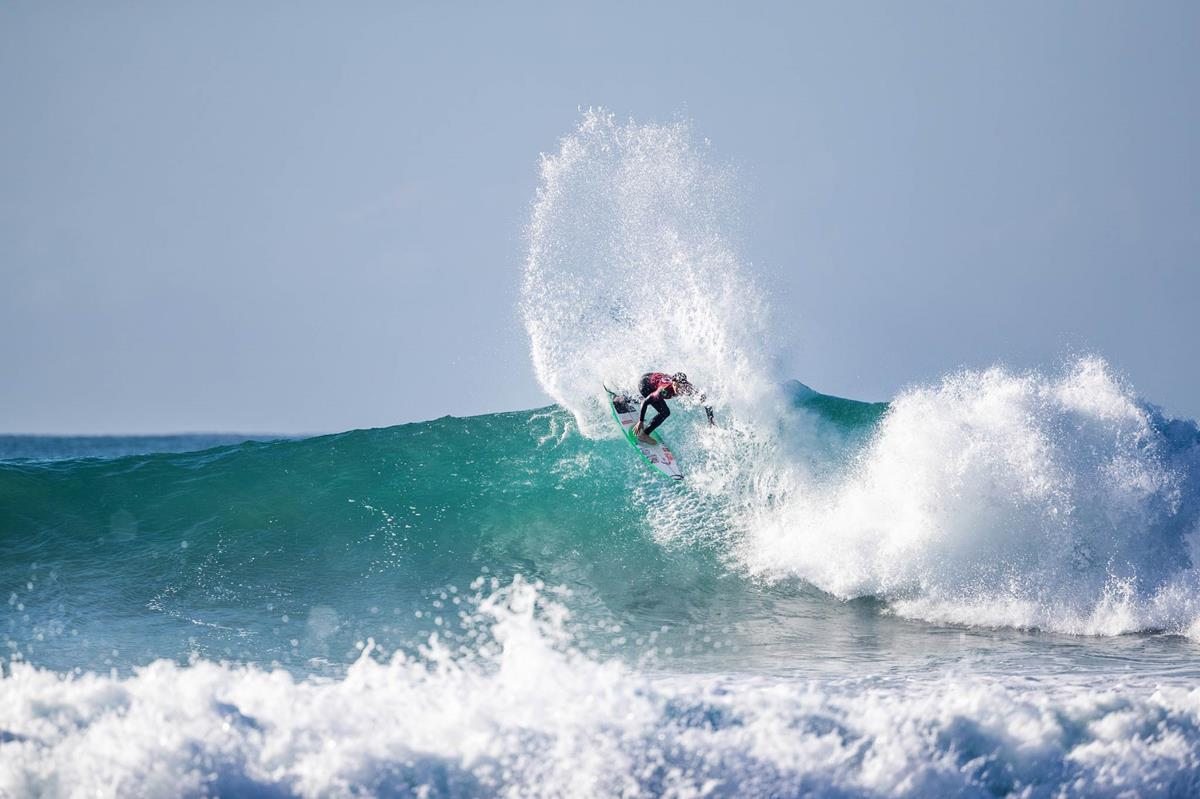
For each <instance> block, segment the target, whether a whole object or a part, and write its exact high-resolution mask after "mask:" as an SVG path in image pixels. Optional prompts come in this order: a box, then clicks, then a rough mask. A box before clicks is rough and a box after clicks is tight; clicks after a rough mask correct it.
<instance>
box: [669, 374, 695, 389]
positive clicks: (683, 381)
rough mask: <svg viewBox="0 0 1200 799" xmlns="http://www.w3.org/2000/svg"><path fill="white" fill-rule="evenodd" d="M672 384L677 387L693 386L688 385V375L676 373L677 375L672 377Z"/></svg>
mask: <svg viewBox="0 0 1200 799" xmlns="http://www.w3.org/2000/svg"><path fill="white" fill-rule="evenodd" d="M671 382H672V383H674V384H675V385H677V386H687V385H691V384H690V383H688V379H687V375H685V374H684V373H683V372H676V373H675V374H673V375H671Z"/></svg>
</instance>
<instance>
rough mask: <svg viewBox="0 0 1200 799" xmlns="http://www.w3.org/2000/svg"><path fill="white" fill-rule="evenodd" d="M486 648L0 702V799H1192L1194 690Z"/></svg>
mask: <svg viewBox="0 0 1200 799" xmlns="http://www.w3.org/2000/svg"><path fill="white" fill-rule="evenodd" d="M475 601H476V602H477V605H476V609H475V610H474V611H473V615H470V616H469V618H468V619H467V623H468V624H469V625H474V626H475V630H476V631H477V633H478V638H479V639H480V646H479V647H478V648H476V649H473V650H462V649H452V648H450V647H448V646H446V645H444V644H442V643H441V642H440V641H439V639H438V638H437V637H433V638H431V639H430V640H429V641H428V642H427V644H426V645H424V646H423V647H421V648H420V650H419V651H418V652H415V653H407V654H405V653H394V654H393V655H392V656H391V657H389V658H383V657H381V656H380V655H379V653H378V652H374V651H373V646H372V644H371V643H370V642H363V653H362V656H361V657H360V658H359V660H358V662H357V663H356V664H355V665H354V666H353V667H352V668H351V669H350V670H349V672H348V674H346V676H345V677H344V678H343V679H339V680H330V679H317V678H311V679H306V680H296V679H294V678H293V677H292V676H290V675H288V674H287V673H284V672H281V671H264V670H261V669H258V668H256V667H253V666H246V667H234V666H228V665H222V664H217V663H213V662H209V661H199V662H195V663H193V664H191V665H189V666H179V665H176V664H174V663H171V662H167V661H159V662H156V663H154V664H152V665H150V666H148V667H146V668H144V669H141V670H140V671H138V673H137V674H135V675H134V676H132V677H128V678H125V679H118V678H115V677H107V676H101V675H96V674H90V673H89V674H83V675H80V676H75V677H67V678H65V679H64V678H62V677H60V676H58V675H56V674H54V673H52V672H48V671H41V670H38V669H37V668H35V667H32V666H29V665H25V664H14V665H13V666H12V667H11V669H10V670H9V672H8V674H7V675H6V676H5V677H4V679H3V680H0V699H2V700H3V701H0V730H3V733H2V734H0V791H3V792H5V793H6V794H9V795H51V796H55V795H71V794H74V793H78V792H80V791H82V790H85V789H86V790H87V791H88V792H98V793H99V794H100V795H108V796H120V795H211V794H231V793H236V794H258V795H298V796H352V795H362V794H363V793H370V794H374V795H421V796H447V797H449V796H491V795H520V796H547V797H549V796H556V797H562V796H566V797H592V796H616V795H621V796H677V797H685V796H743V795H803V794H809V793H818V794H822V795H840V796H877V795H894V796H930V795H973V794H987V795H1001V794H1005V795H1007V794H1023V795H1047V796H1049V795H1059V794H1060V793H1063V792H1069V793H1071V794H1076V795H1090V796H1121V795H1129V794H1131V793H1132V794H1138V795H1167V796H1170V795H1178V796H1183V795H1194V793H1195V792H1196V791H1197V790H1200V689H1195V688H1190V687H1171V686H1166V687H1155V686H1152V685H1145V684H1140V683H1138V682H1128V683H1124V684H1116V685H1112V686H1109V687H1107V688H1105V689H1104V690H1096V688H1095V686H1094V685H1087V684H1084V683H1072V682H1069V681H1058V682H1054V683H1053V684H1048V683H1047V682H1046V681H1044V680H1038V681H1024V680H1019V679H1015V678H1003V679H987V678H980V677H977V676H969V677H964V676H959V675H955V674H953V673H947V674H941V675H934V676H931V677H930V678H929V679H927V680H924V681H917V682H914V681H913V680H911V679H906V680H895V681H892V680H887V679H879V678H875V679H864V680H796V681H789V680H780V679H775V680H771V679H767V678H762V677H759V678H737V677H722V676H703V675H698V676H697V675H693V676H684V675H675V676H661V675H654V674H652V673H645V672H639V671H636V670H634V669H633V668H631V667H629V666H626V665H624V664H622V663H619V662H616V661H601V660H598V659H595V658H592V657H589V656H587V655H585V654H583V653H581V652H580V651H578V650H577V649H575V648H573V645H572V639H571V637H570V635H569V634H568V633H567V626H566V621H567V617H568V614H567V612H566V610H565V608H564V607H563V606H562V605H561V604H560V602H559V600H558V599H556V598H555V596H554V594H553V592H549V591H546V590H545V589H542V588H541V587H540V586H537V585H535V584H530V583H526V582H524V581H521V580H517V581H515V582H513V583H512V584H510V585H507V586H496V587H495V588H494V589H492V590H491V591H490V592H489V593H486V594H484V593H481V594H479V595H477V596H476V600H475Z"/></svg>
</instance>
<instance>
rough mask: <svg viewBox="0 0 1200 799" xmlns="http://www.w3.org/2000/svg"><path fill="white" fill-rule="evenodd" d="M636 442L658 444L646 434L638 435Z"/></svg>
mask: <svg viewBox="0 0 1200 799" xmlns="http://www.w3.org/2000/svg"><path fill="white" fill-rule="evenodd" d="M637 440H638V441H640V442H642V443H643V444H657V443H658V442H657V441H655V440H654V439H653V438H652V437H651V436H650V435H649V434H647V433H638V434H637Z"/></svg>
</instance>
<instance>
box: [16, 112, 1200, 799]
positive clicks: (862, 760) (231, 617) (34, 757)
mask: <svg viewBox="0 0 1200 799" xmlns="http://www.w3.org/2000/svg"><path fill="white" fill-rule="evenodd" d="M735 189H736V181H735V180H734V176H733V173H732V171H731V170H730V169H729V168H728V167H727V166H725V165H723V164H722V163H721V162H720V160H719V159H717V158H715V157H714V156H713V155H712V153H711V152H710V148H709V146H708V145H707V143H705V142H704V141H703V140H701V139H699V138H698V137H697V136H696V135H695V134H694V133H693V131H692V130H691V128H690V126H689V125H688V124H687V123H684V122H675V123H671V124H640V123H636V122H620V121H618V120H616V118H615V117H613V116H612V115H610V114H607V113H605V112H602V111H589V112H587V113H586V114H584V115H583V117H582V119H581V121H580V124H579V126H578V128H577V129H576V130H575V131H573V132H571V133H570V134H568V135H567V136H566V137H564V138H563V139H562V141H561V142H560V144H559V148H558V150H557V151H556V152H554V153H551V154H549V155H547V156H545V157H544V158H543V161H542V166H541V184H540V187H539V190H538V194H537V197H536V201H535V204H534V207H533V211H532V218H531V221H530V225H529V229H528V247H529V250H528V256H527V260H526V263H525V267H524V273H523V275H522V299H521V305H520V308H519V313H520V314H521V315H522V318H523V320H524V322H525V325H526V327H527V329H528V332H529V338H530V353H531V358H532V360H533V363H534V366H535V369H536V372H537V375H538V379H539V380H540V381H541V383H542V385H543V387H544V388H545V389H546V391H547V392H548V393H549V395H550V396H551V397H552V398H553V399H554V400H555V403H556V406H553V407H548V408H543V409H538V410H533V411H520V412H512V413H503V414H492V415H488V416H480V417H473V418H468V419H454V418H449V417H447V418H444V419H439V420H434V421H430V422H420V423H413V424H405V425H400V426H397V427H392V428H384V429H377V430H356V431H350V432H346V433H342V434H339V435H333V436H321V437H316V438H309V439H301V440H281V441H270V442H260V441H247V442H240V443H235V442H230V441H226V440H218V439H214V440H211V441H206V442H204V446H209V447H210V448H208V449H204V450H202V451H198V452H183V451H179V450H182V449H186V448H187V447H186V445H185V442H183V441H182V440H171V441H156V440H150V439H146V440H134V439H129V440H123V441H112V442H107V443H106V445H105V447H106V449H97V448H95V447H93V446H92V445H91V444H89V445H88V447H87V448H84V449H76V450H73V451H71V452H70V453H64V451H63V450H62V449H61V447H62V446H63V442H54V441H49V440H34V439H25V440H21V441H16V442H6V446H9V445H11V446H10V448H9V449H8V450H7V451H8V452H9V453H10V455H9V457H7V458H5V459H0V589H2V590H3V595H0V601H5V602H7V604H6V605H4V607H5V611H6V612H5V613H4V615H3V616H0V635H2V636H3V646H4V649H3V650H0V666H2V668H3V679H0V795H12V796H72V795H80V794H82V793H85V792H86V793H89V794H93V793H96V794H99V795H103V796H126V795H146V796H178V795H185V796H209V795H250V796H272V797H275V796H314V797H316V796H322V797H323V796H355V795H381V796H495V795H503V796H514V797H516V796H521V797H525V796H545V797H562V796H566V797H594V796H673V797H700V796H727V797H734V796H754V795H777V796H801V795H831V796H880V795H888V796H913V797H923V796H933V795H962V796H1005V795H1020V796H1048V797H1049V796H1065V795H1088V796H1128V795H1138V796H1190V795H1195V794H1196V793H1197V792H1200V733H1198V732H1197V731H1198V730H1200V713H1198V711H1197V708H1198V707H1200V703H1198V701H1197V700H1198V698H1200V697H1198V695H1197V691H1196V689H1195V688H1194V685H1195V684H1196V680H1197V679H1198V678H1200V668H1197V666H1196V663H1197V662H1198V661H1197V656H1198V655H1200V649H1198V648H1197V647H1198V646H1200V645H1198V644H1197V643H1196V639H1198V638H1200V623H1198V619H1200V581H1198V579H1197V571H1196V568H1195V564H1196V562H1197V561H1196V558H1197V555H1198V553H1200V549H1198V540H1197V535H1200V532H1198V529H1200V484H1198V475H1200V460H1198V453H1200V447H1198V442H1200V433H1198V430H1197V426H1196V424H1195V423H1193V422H1191V421H1188V420H1172V419H1168V418H1165V417H1164V416H1163V415H1162V414H1161V413H1160V412H1159V411H1158V410H1157V409H1156V408H1155V407H1154V406H1153V405H1151V404H1149V403H1148V402H1146V401H1145V400H1143V399H1142V398H1140V397H1139V396H1138V394H1137V392H1136V390H1135V389H1134V387H1132V386H1130V385H1128V384H1127V383H1126V382H1125V381H1124V380H1123V379H1122V378H1121V377H1120V375H1118V374H1116V373H1115V372H1114V371H1113V370H1112V369H1111V367H1109V366H1108V365H1107V364H1106V363H1105V361H1104V360H1103V359H1102V358H1101V357H1098V356H1088V357H1082V358H1078V359H1075V360H1073V361H1070V362H1067V363H1065V364H1061V365H1057V366H1053V367H1048V368H1046V369H1043V370H1040V371H1024V372H1018V371H1014V370H1012V369H1008V368H1005V367H1003V366H997V367H995V368H993V369H989V370H983V371H961V372H955V373H951V374H948V375H947V376H945V377H944V378H943V379H942V380H941V381H939V382H937V383H934V384H930V385H913V386H911V387H909V388H907V389H906V390H905V391H904V392H902V393H901V394H900V395H899V396H898V397H896V398H894V399H893V400H892V401H891V402H890V403H886V404H885V403H864V402H857V401H854V400H850V399H843V398H838V397H832V396H827V395H824V394H821V393H819V392H818V391H814V390H813V389H811V388H809V387H807V386H804V385H803V384H801V383H799V382H796V381H795V380H788V379H787V378H788V377H790V376H787V375H778V374H773V373H771V371H770V369H769V367H768V365H769V364H771V363H773V362H774V360H773V358H772V356H773V354H774V351H775V349H776V348H780V349H782V348H783V347H785V346H786V345H788V342H786V341H780V340H779V339H778V338H777V336H779V335H780V333H779V332H778V330H779V328H778V326H777V324H776V323H775V322H773V321H772V320H773V318H776V319H777V318H779V317H786V316H787V315H789V314H793V313H796V312H797V311H798V310H802V309H797V308H793V307H791V306H790V305H789V302H788V300H787V298H783V297H773V296H769V295H768V293H767V292H766V291H765V290H764V289H763V288H762V286H761V285H760V284H759V283H758V281H757V279H756V275H755V273H754V271H753V270H752V269H750V268H749V266H748V265H747V264H745V263H744V262H743V261H742V260H741V259H740V256H739V254H738V253H737V252H736V248H735V247H734V245H733V242H734V241H735V240H736V228H735V224H734V221H735V220H736V216H737V201H736V191H735ZM773 315H774V316H773ZM651 369H657V370H663V371H679V370H683V371H686V372H688V374H689V376H691V377H692V378H693V379H694V381H695V382H696V383H697V384H698V385H699V386H700V387H701V388H703V389H704V390H705V391H707V393H708V396H709V399H710V401H711V402H712V403H713V404H714V406H715V410H716V417H717V420H718V426H717V427H715V428H709V427H708V426H707V425H706V423H705V418H704V414H703V413H702V412H701V411H700V410H699V409H698V408H694V407H689V406H688V405H687V404H686V403H683V402H678V401H677V402H673V406H674V407H673V410H674V412H673V414H672V416H671V418H670V420H669V422H668V423H667V424H666V425H665V426H664V427H663V428H662V431H663V434H664V436H665V437H666V438H667V439H668V441H670V443H671V444H672V446H673V448H674V449H676V451H677V453H678V454H679V456H680V459H681V461H682V463H683V465H684V470H685V473H686V479H685V481H684V482H683V484H682V485H679V484H675V483H672V482H670V481H667V480H662V479H659V478H658V477H657V476H656V475H655V474H653V473H651V472H649V471H648V470H646V469H645V467H644V465H643V464H642V463H641V462H640V461H639V460H638V459H637V458H636V457H635V455H634V454H633V453H632V451H631V450H630V449H629V448H628V446H627V444H626V442H625V441H624V440H623V438H621V437H619V436H618V434H617V429H616V425H615V424H614V423H613V421H612V419H611V417H610V416H609V414H608V410H607V409H606V407H605V406H604V403H603V392H602V388H601V385H602V384H607V385H609V386H610V387H612V388H617V389H631V388H633V387H634V385H635V381H636V379H637V377H638V376H639V375H640V374H641V373H642V372H644V371H648V370H651ZM151 450H162V451H157V452H153V451H151ZM64 454H66V455H67V456H66V457H64ZM80 456H89V457H80Z"/></svg>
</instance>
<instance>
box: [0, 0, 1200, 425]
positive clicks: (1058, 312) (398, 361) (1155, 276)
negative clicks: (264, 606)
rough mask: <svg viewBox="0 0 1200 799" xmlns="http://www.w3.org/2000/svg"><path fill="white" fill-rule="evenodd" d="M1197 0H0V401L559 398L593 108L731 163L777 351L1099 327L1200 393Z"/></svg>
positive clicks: (273, 404)
mask: <svg viewBox="0 0 1200 799" xmlns="http://www.w3.org/2000/svg"><path fill="white" fill-rule="evenodd" d="M1198 98H1200V4H1196V3H1171V2H1154V3H1146V4H1135V3H1126V2H1122V3H1109V2H1088V3H1057V2H1056V3H1043V2H1036V3H1034V2H1027V3H1008V4H995V3H989V4H984V3H960V2H945V3H877V4H876V3H854V4H844V3H822V4H810V3H778V4H730V3H703V2H701V3H697V2H687V3H603V4H587V5H586V6H585V5H583V4H537V5H534V4H516V3H488V4H485V3H479V4H475V3H470V4H467V3H449V2H447V3H432V2H430V3H378V4H372V3H355V4H344V3H290V2H289V3H282V2H280V3H223V2H215V3H210V2H204V3H201V2H195V3H149V2H147V3H103V4H101V3H56V2H27V3H26V2H17V3H13V2H0V109H2V111H0V113H2V115H3V116H2V122H0V432H9V433H14V432H15V433H21V432H43V433H54V432H62V433H103V432H111V433H122V432H175V431H197V430H203V431H262V432H305V431H308V432H312V431H333V430H342V429H349V428H357V427H371V426H383V425H390V424H396V423H400V422H405V421H414V420H419V419H426V418H431V417H436V416H441V415H444V414H447V413H450V414H455V415H463V414H472V413H483V412H490V411H500V410H515V409H520V408H528V407H533V406H538V405H542V404H545V403H546V402H548V398H547V397H546V396H545V395H544V394H543V393H542V392H541V390H540V389H539V387H538V385H537V382H536V380H535V379H534V377H533V373H532V370H531V368H530V365H529V359H528V355H527V342H526V339H525V335H524V331H523V330H522V328H521V325H520V321H519V317H518V314H517V312H516V310H515V307H514V306H515V301H516V297H517V290H518V285H519V280H520V274H521V266H522V262H523V260H524V242H523V232H522V228H523V226H524V224H525V223H526V222H527V220H528V215H529V208H530V203H531V201H532V199H533V195H534V190H535V187H536V185H537V165H538V155H539V153H541V152H549V151H553V150H555V149H556V148H557V143H558V140H559V138H560V137H562V136H563V135H566V134H568V133H569V132H570V131H571V130H572V128H573V127H574V126H575V124H576V123H577V121H578V119H579V109H580V108H581V107H583V108H586V107H589V106H603V107H605V108H607V109H609V110H610V111H612V112H614V113H615V114H616V115H617V116H618V117H620V118H628V117H632V118H634V119H636V120H638V121H641V122H654V121H663V122H668V121H672V120H675V119H679V118H686V119H689V120H690V121H691V125H692V129H693V131H694V133H695V135H696V136H698V137H701V138H707V139H709V140H710V141H711V152H712V153H713V154H714V157H717V158H720V159H722V160H724V161H727V162H729V163H731V164H733V165H735V167H736V169H737V171H738V174H739V176H740V177H739V183H740V186H741V188H742V189H743V190H744V197H743V202H744V206H743V214H744V218H743V219H742V220H741V223H740V231H741V232H740V234H739V240H738V241H737V249H738V252H739V254H740V256H741V257H742V259H743V260H744V261H745V262H746V263H748V264H751V267H750V271H751V272H753V273H755V274H759V275H761V280H762V283H763V285H764V286H766V287H767V288H768V289H769V291H770V293H771V302H772V305H773V306H774V309H775V313H776V315H777V316H778V317H780V318H781V319H782V320H785V322H786V331H785V332H781V342H780V349H781V351H782V354H783V360H782V363H783V364H784V366H783V367H782V368H783V369H784V370H785V371H786V374H781V375H780V377H781V379H784V378H797V379H800V380H802V381H804V382H805V383H808V384H810V385H812V386H813V387H814V388H817V389H818V390H821V391H825V392H828V393H834V394H839V395H843V396H850V397H855V398H859V399H870V400H879V399H886V398H888V397H889V396H891V395H893V394H894V393H895V392H896V391H898V390H899V389H901V388H902V387H903V386H905V385H909V384H912V383H914V382H924V381H930V380H936V379H937V378H938V377H939V376H941V375H942V374H945V373H947V372H949V371H952V370H954V369H957V368H959V367H963V366H966V367H986V366H989V365H991V364H994V363H1004V364H1008V365H1010V366H1012V367H1015V368H1025V367H1041V368H1047V369H1053V368H1054V367H1055V366H1056V365H1058V364H1059V363H1061V362H1062V360H1063V359H1064V358H1066V357H1069V356H1070V355H1071V354H1072V353H1079V352H1088V353H1096V354H1099V355H1101V356H1103V357H1105V358H1107V359H1108V360H1109V361H1110V362H1111V363H1112V364H1113V365H1114V366H1115V367H1116V368H1117V370H1118V371H1120V372H1121V373H1123V374H1124V375H1126V376H1127V377H1128V378H1129V379H1130V380H1131V381H1132V383H1133V385H1134V386H1136V388H1137V389H1138V391H1139V393H1141V394H1142V395H1143V396H1144V397H1145V398H1147V399H1148V400H1150V401H1152V402H1155V403H1158V404H1161V405H1163V406H1165V407H1166V408H1167V410H1168V411H1171V412H1174V413H1177V414H1180V415H1185V416H1190V417H1196V416H1200V374H1198V364H1200V342H1198V337H1197V335H1196V325H1195V322H1194V314H1193V307H1194V304H1195V301H1196V297H1197V295H1198V294H1200V102H1198Z"/></svg>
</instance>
